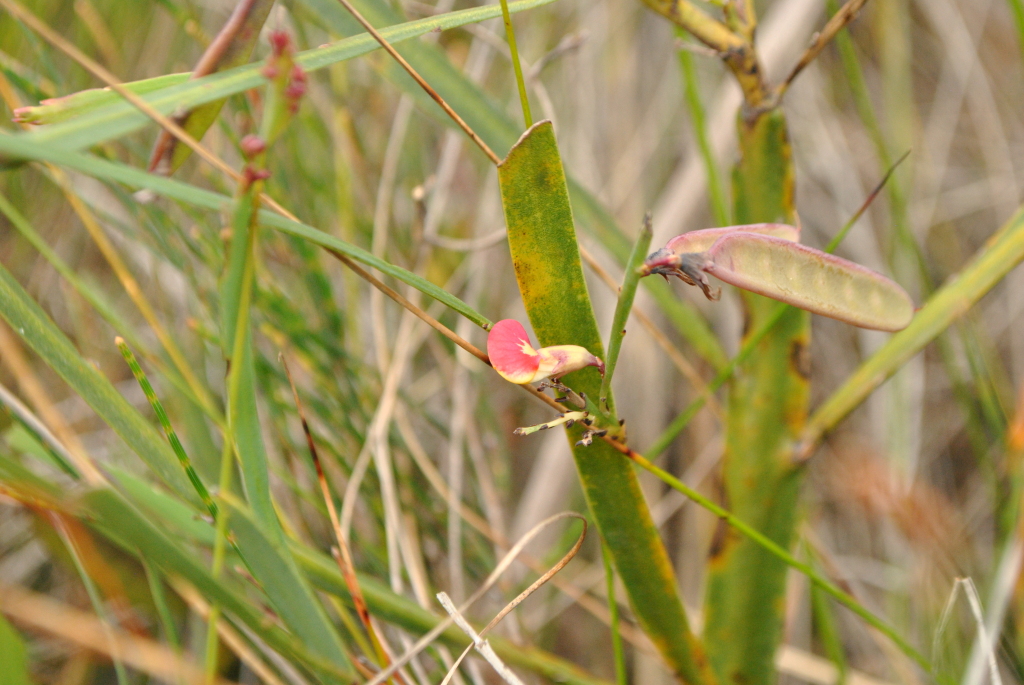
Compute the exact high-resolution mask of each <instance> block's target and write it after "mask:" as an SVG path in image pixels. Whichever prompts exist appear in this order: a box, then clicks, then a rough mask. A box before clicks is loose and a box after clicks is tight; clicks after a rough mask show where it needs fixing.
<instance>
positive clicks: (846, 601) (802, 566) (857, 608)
mask: <svg viewBox="0 0 1024 685" xmlns="http://www.w3.org/2000/svg"><path fill="white" fill-rule="evenodd" d="M626 456H627V457H628V458H629V459H631V460H632V461H633V462H634V463H636V465H637V466H639V467H640V468H642V469H644V470H645V471H648V472H649V473H651V474H653V475H654V476H655V477H656V478H657V479H658V480H660V481H661V482H663V483H665V485H668V486H669V487H670V488H672V489H673V490H676V491H677V492H679V493H680V494H682V495H685V496H686V497H688V498H689V499H691V500H693V501H694V502H696V503H697V504H699V505H700V506H702V507H704V508H705V509H707V510H708V511H710V512H711V513H712V514H714V515H715V516H718V517H719V518H721V519H722V520H723V521H725V522H726V523H728V524H729V525H730V526H732V527H733V528H735V529H736V530H737V531H738V532H740V533H741V534H743V535H744V536H746V537H747V538H749V539H750V540H752V541H753V542H754V543H756V544H757V545H759V546H760V547H762V548H763V549H764V550H766V551H767V552H769V553H770V554H772V555H774V556H775V557H777V558H778V559H780V560H781V561H782V562H783V563H785V564H786V565H787V566H789V567H790V568H792V569H794V570H796V571H799V572H800V573H802V574H804V575H805V576H807V578H808V580H810V581H811V582H812V583H813V584H814V586H815V587H817V588H818V589H820V590H821V591H822V592H824V593H826V594H827V595H829V596H830V597H832V598H833V599H835V600H836V601H837V602H839V603H840V604H842V605H843V606H845V607H846V608H848V609H849V610H850V611H852V612H854V613H855V614H857V615H858V616H860V617H861V618H863V619H864V620H865V621H866V622H867V623H869V624H870V625H871V626H873V627H874V628H876V629H878V631H879V632H881V633H882V634H884V635H885V636H886V637H888V638H889V639H890V640H892V642H893V644H895V645H896V646H897V647H899V649H900V651H902V652H903V653H904V654H906V655H907V656H908V657H910V658H911V659H913V660H914V662H915V663H917V665H918V666H920V667H921V668H922V669H924V671H925V672H927V673H931V672H932V667H931V664H930V663H929V662H928V660H927V659H925V658H924V656H922V655H921V654H920V653H919V652H918V651H917V650H916V649H914V647H912V646H911V645H910V644H909V643H908V642H907V641H906V640H904V639H903V637H902V636H900V634H899V633H898V632H896V630H895V629H894V628H892V627H891V626H890V625H889V624H887V623H886V622H885V621H883V620H882V619H881V618H879V617H877V616H875V615H874V614H873V613H871V612H870V611H868V610H867V609H865V608H864V607H863V606H862V605H861V603H860V602H858V601H857V600H856V599H854V598H853V597H852V596H850V595H848V594H847V593H845V592H843V591H842V590H840V589H839V588H838V587H836V586H835V585H833V584H832V583H830V582H829V581H828V580H827V579H825V578H823V577H822V576H821V575H819V574H818V572H817V571H815V570H814V569H813V568H812V567H811V566H810V565H809V564H806V563H804V562H802V561H800V560H799V559H797V558H796V557H794V556H793V555H792V554H790V553H789V552H787V551H786V550H785V549H784V548H783V547H781V546H780V545H778V544H776V543H775V542H774V541H772V540H771V538H769V537H767V536H766V535H763V534H762V533H760V532H758V530H757V529H756V528H754V527H753V526H751V525H749V524H747V523H745V522H744V521H742V520H741V519H739V518H737V517H736V516H734V515H733V514H732V512H730V511H729V510H727V509H724V508H723V507H720V506H718V505H717V504H715V503H714V502H712V501H711V500H710V499H708V498H707V497H705V496H704V495H702V494H700V493H699V492H697V491H696V490H694V489H693V488H691V487H690V486H688V485H687V484H686V483H684V482H682V481H681V480H679V479H678V478H676V477H675V476H673V475H672V474H671V473H669V472H668V471H665V470H664V469H660V468H658V467H657V466H655V465H654V464H652V463H651V462H650V461H648V460H647V459H646V458H644V457H643V455H640V454H637V453H636V452H632V451H631V450H630V451H629V453H627V454H626Z"/></svg>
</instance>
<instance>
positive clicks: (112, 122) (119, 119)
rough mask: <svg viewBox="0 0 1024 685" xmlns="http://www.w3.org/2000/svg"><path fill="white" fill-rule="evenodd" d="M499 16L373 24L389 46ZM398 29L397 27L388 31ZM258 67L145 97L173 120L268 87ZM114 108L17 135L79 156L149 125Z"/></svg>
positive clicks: (319, 59)
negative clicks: (184, 111) (82, 151)
mask: <svg viewBox="0 0 1024 685" xmlns="http://www.w3.org/2000/svg"><path fill="white" fill-rule="evenodd" d="M551 1H552V0H520V1H519V2H513V3H511V4H510V5H509V11H510V12H521V11H523V10H527V9H532V8H533V7H539V6H541V5H544V4H547V3H549V2H551ZM498 16H501V8H500V7H498V6H497V5H486V6H483V7H475V8H472V9H467V10H459V11H457V12H451V13H449V14H445V15H441V16H438V17H428V18H426V19H418V20H416V21H410V22H405V23H400V22H401V20H398V21H396V22H375V21H374V18H373V17H369V18H370V21H372V22H374V23H375V24H376V25H381V24H384V25H389V26H388V28H386V29H381V35H382V36H383V37H384V38H386V39H387V40H388V42H390V43H396V42H401V41H407V40H409V39H412V38H416V37H418V36H422V35H425V34H427V33H430V32H431V31H435V30H437V29H441V30H445V29H451V28H455V27H458V26H464V25H466V24H472V23H476V22H480V21H485V20H487V19H492V18H494V17H498ZM390 24H397V25H390ZM378 47H380V46H379V45H378V44H377V41H375V40H374V39H373V38H372V37H371V36H370V35H369V34H365V33H363V34H360V35H357V36H353V37H351V38H346V39H345V40H341V41H338V42H337V43H334V44H332V45H327V46H324V47H320V48H314V49H312V50H305V51H303V52H301V53H298V54H297V55H296V56H295V61H296V62H297V63H298V65H299V66H301V67H302V68H303V69H304V70H306V71H307V72H309V71H316V70H317V69H322V68H324V67H327V66H329V65H331V64H336V63H338V62H342V61H345V60H348V59H352V58H354V57H358V56H360V55H365V54H367V53H369V52H372V51H374V50H376V49H377V48H378ZM262 67H263V65H262V64H252V65H246V66H242V67H236V68H234V69H228V70H227V71H224V72H221V73H218V74H214V75H211V76H204V77H203V78H199V79H196V80H195V81H189V82H187V83H183V84H181V85H177V86H172V87H170V88H163V89H160V90H159V91H156V92H152V93H148V94H146V95H145V100H146V101H147V102H148V103H149V104H150V105H152V106H153V107H154V108H155V109H156V110H157V111H159V112H160V113H161V114H171V113H173V112H175V111H176V110H178V109H180V108H193V107H196V106H199V105H203V104H206V103H210V102H216V101H218V100H223V99H224V98H226V97H230V96H231V95H235V94H237V93H241V92H244V91H246V90H249V89H251V88H257V87H259V86H261V85H263V84H264V83H265V82H266V77H264V76H263V74H262V73H261V71H262ZM110 96H111V102H112V104H110V105H108V106H103V107H98V106H96V104H95V100H93V102H92V103H90V104H91V107H90V109H91V111H86V112H84V113H83V115H82V116H78V117H75V118H74V119H71V120H69V121H65V122H63V123H59V124H54V125H53V126H51V127H49V128H46V129H44V130H41V131H35V132H32V133H27V134H19V135H20V136H24V137H26V138H29V139H31V140H33V141H36V142H52V143H55V144H58V145H59V146H60V147H62V148H65V149H72V150H80V149H83V148H86V147H89V146H92V145H96V144H97V143H101V142H103V141H106V140H111V139H112V138H117V137H120V136H123V135H125V134H126V133H130V132H131V131H134V130H136V129H139V128H141V127H143V126H147V125H150V124H151V123H152V122H151V120H150V119H149V117H147V116H146V115H145V114H142V113H141V112H139V111H138V110H137V109H135V107H133V106H132V105H131V104H129V103H127V102H124V101H123V100H122V99H121V98H120V97H119V96H118V95H117V94H116V93H111V94H110ZM69 110H70V108H67V107H65V109H64V115H65V116H71V114H70V111H69ZM22 116H23V117H34V116H36V113H35V112H34V111H33V110H32V109H27V110H24V113H23V114H22Z"/></svg>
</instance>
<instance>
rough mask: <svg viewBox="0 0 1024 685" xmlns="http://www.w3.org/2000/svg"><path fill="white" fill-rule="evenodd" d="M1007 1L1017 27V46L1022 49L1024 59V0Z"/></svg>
mask: <svg viewBox="0 0 1024 685" xmlns="http://www.w3.org/2000/svg"><path fill="white" fill-rule="evenodd" d="M1007 3H1009V5H1010V12H1011V13H1012V14H1013V24H1014V26H1016V27H1017V47H1018V48H1019V49H1020V53H1021V59H1022V60H1024V0H1007Z"/></svg>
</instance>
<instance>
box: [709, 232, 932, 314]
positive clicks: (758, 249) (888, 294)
mask: <svg viewBox="0 0 1024 685" xmlns="http://www.w3.org/2000/svg"><path fill="white" fill-rule="evenodd" d="M702 270H703V271H705V272H706V273H709V274H711V275H712V276H714V277H715V278H718V279H719V280H722V281H725V282H726V283H729V284H731V285H735V286H736V287H738V288H743V289H744V290H750V291H751V292H755V293H758V294H759V295H765V296H766V297H771V298H773V299H776V300H779V301H781V302H786V303H787V304H791V305H793V306H795V307H800V308H801V309H806V310H807V311H810V312H814V313H815V314H821V315H822V316H828V317H830V318H833V319H838V320H840V321H845V322H847V323H850V324H853V325H854V326H860V327H861V328H873V329H876V330H880V331H898V330H900V329H902V328H906V326H907V324H908V323H910V319H911V318H912V317H913V316H914V305H913V302H911V300H910V296H909V295H907V293H906V291H904V290H903V288H901V287H900V286H899V285H897V284H896V283H894V282H893V281H891V280H889V279H888V278H886V277H885V276H883V275H881V274H879V273H876V272H874V271H872V270H871V269H868V268H866V267H863V266H861V265H860V264H855V263H854V262H851V261H848V260H845V259H842V258H840V257H836V256H835V255H830V254H828V253H825V252H822V251H821V250H815V249H814V248H811V247H807V246H806V245H801V244H799V243H794V242H790V241H788V240H783V239H781V238H777V237H773V236H770V235H764V234H760V235H759V234H755V233H743V232H737V233H729V234H726V235H723V236H722V237H721V238H719V239H718V240H717V241H715V243H714V245H712V246H711V249H709V250H708V251H707V252H706V253H705V255H704V262H703V264H702Z"/></svg>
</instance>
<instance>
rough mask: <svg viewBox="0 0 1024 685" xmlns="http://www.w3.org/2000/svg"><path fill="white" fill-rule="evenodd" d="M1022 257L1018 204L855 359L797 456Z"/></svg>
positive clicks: (1023, 229)
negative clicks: (906, 320) (893, 330)
mask: <svg viewBox="0 0 1024 685" xmlns="http://www.w3.org/2000/svg"><path fill="white" fill-rule="evenodd" d="M1022 260H1024V210H1018V211H1017V213H1016V214H1015V215H1014V216H1013V218H1011V219H1010V220H1009V221H1008V222H1007V223H1006V224H1004V225H1003V227H1002V228H1001V229H1000V230H999V231H998V232H997V233H996V234H995V235H994V236H992V237H991V238H990V239H989V241H988V243H986V245H985V247H983V248H982V249H981V250H980V251H979V252H978V253H977V254H976V255H975V256H974V258H973V259H972V260H971V262H970V263H969V264H968V265H967V266H966V267H965V268H964V269H963V270H962V271H961V272H960V274H959V275H957V276H955V277H953V278H951V279H950V280H949V281H947V283H946V285H944V286H942V287H941V288H939V289H938V290H937V291H935V293H934V294H933V295H932V297H931V298H930V299H929V300H928V302H926V303H925V305H924V306H923V307H921V309H920V310H919V311H918V312H917V315H916V316H915V317H914V320H913V321H912V322H911V323H910V325H909V326H907V327H906V328H905V329H903V330H902V331H900V332H899V333H897V334H896V335H894V336H893V337H892V338H890V339H889V342H887V343H886V344H885V345H883V346H882V348H881V349H880V350H878V352H876V353H875V354H874V355H872V357H871V358H870V359H868V360H867V361H865V362H864V363H863V364H861V366H860V368H859V369H857V371H855V372H854V373H853V375H852V376H850V377H849V378H848V379H847V380H846V382H845V383H843V385H842V386H841V387H840V388H839V389H838V390H836V391H835V392H834V393H833V394H832V396H831V397H829V398H828V399H827V400H826V401H825V402H824V403H823V404H822V405H821V406H820V407H818V410H817V411H816V412H814V414H813V415H812V416H811V418H810V420H809V421H808V422H807V426H806V429H805V431H804V433H803V436H802V441H801V443H802V447H801V450H800V454H799V456H800V457H803V458H806V457H808V456H810V454H811V452H812V451H813V449H814V447H815V446H816V445H817V444H818V442H819V441H820V440H821V438H822V436H824V435H825V433H827V432H828V431H829V430H831V429H832V428H833V427H834V426H835V425H836V424H837V423H839V421H840V420H842V419H843V418H844V417H845V416H846V415H847V414H848V413H850V411H851V410H852V409H853V408H854V407H856V406H857V405H859V404H860V403H861V402H863V401H864V399H865V398H866V397H867V396H868V395H869V394H871V392H872V391H873V390H874V389H875V388H877V387H878V386H879V385H881V384H882V383H883V382H884V381H885V380H886V379H887V378H889V376H891V375H892V374H894V373H896V371H898V370H899V369H900V367H902V366H903V364H905V363H906V362H907V360H908V359H910V358H911V357H913V356H914V355H915V354H917V353H918V352H920V351H921V349H922V348H923V347H924V346H925V345H927V344H928V343H929V342H931V341H932V340H934V339H935V338H936V337H937V336H938V335H939V334H941V333H942V332H943V331H944V330H946V328H948V327H949V326H950V324H952V323H953V322H954V321H955V320H956V319H957V318H959V317H960V316H962V315H963V314H964V313H966V312H967V311H968V310H969V309H970V308H971V307H972V306H974V304H975V303H976V302H977V301H978V300H980V299H981V298H982V296H984V295H985V293H987V292H988V291H989V290H991V289H992V287H993V286H995V285H996V283H998V282H999V281H1000V280H1002V278H1003V277H1004V276H1005V275H1006V274H1007V273H1009V272H1010V270H1011V269H1013V268H1014V267H1015V266H1017V264H1019V263H1020V262H1021V261H1022Z"/></svg>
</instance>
